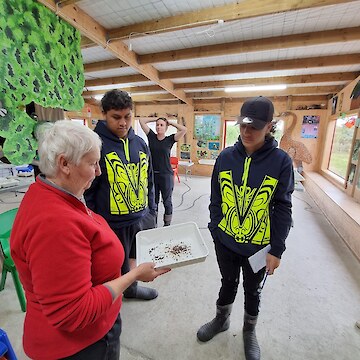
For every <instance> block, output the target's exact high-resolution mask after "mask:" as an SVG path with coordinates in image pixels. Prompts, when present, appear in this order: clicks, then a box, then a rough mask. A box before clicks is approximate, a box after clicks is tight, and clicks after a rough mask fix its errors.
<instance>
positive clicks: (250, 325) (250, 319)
mask: <svg viewBox="0 0 360 360" xmlns="http://www.w3.org/2000/svg"><path fill="white" fill-rule="evenodd" d="M257 318H258V317H257V316H251V315H249V314H247V313H246V312H245V314H244V326H243V339H244V350H245V359H246V360H260V347H259V344H258V341H257V339H256V333H255V326H256V323H257Z"/></svg>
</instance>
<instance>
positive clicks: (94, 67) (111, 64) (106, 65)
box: [84, 59, 129, 73]
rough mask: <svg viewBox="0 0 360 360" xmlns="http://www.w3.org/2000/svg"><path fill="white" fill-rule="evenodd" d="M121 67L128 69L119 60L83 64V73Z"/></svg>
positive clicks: (126, 65) (125, 64)
mask: <svg viewBox="0 0 360 360" xmlns="http://www.w3.org/2000/svg"><path fill="white" fill-rule="evenodd" d="M123 67H129V65H128V64H127V63H125V62H124V61H122V60H120V59H112V60H105V61H98V62H94V63H89V64H84V72H85V73H89V72H96V71H103V70H112V69H118V68H123Z"/></svg>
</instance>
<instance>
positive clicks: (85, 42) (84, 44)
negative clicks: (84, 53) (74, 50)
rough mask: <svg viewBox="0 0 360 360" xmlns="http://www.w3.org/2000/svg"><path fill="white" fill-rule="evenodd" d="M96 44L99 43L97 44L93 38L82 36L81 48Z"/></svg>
mask: <svg viewBox="0 0 360 360" xmlns="http://www.w3.org/2000/svg"><path fill="white" fill-rule="evenodd" d="M94 46H97V44H95V43H94V42H93V41H92V40H90V39H89V38H87V37H86V36H83V35H82V36H81V40H80V47H81V49H89V48H92V47H94Z"/></svg>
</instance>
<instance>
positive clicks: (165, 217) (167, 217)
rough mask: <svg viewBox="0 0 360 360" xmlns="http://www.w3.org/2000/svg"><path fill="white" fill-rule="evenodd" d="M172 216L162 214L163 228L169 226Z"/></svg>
mask: <svg viewBox="0 0 360 360" xmlns="http://www.w3.org/2000/svg"><path fill="white" fill-rule="evenodd" d="M171 219H172V214H170V215H166V214H164V226H169V225H170V224H171Z"/></svg>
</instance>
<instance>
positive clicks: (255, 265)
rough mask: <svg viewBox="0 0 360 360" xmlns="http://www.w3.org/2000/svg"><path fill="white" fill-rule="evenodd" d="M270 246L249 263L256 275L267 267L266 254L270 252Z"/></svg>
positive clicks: (252, 257)
mask: <svg viewBox="0 0 360 360" xmlns="http://www.w3.org/2000/svg"><path fill="white" fill-rule="evenodd" d="M270 249H271V246H270V244H269V245H267V246H265V247H264V248H262V249H261V250H259V251H258V252H256V253H255V254H254V255H251V256H250V257H249V263H250V266H251V268H252V270H253V272H254V273H257V272H258V271H259V270H261V269H262V268H263V267H264V266H266V254H267V253H268V252H269V251H270Z"/></svg>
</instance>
